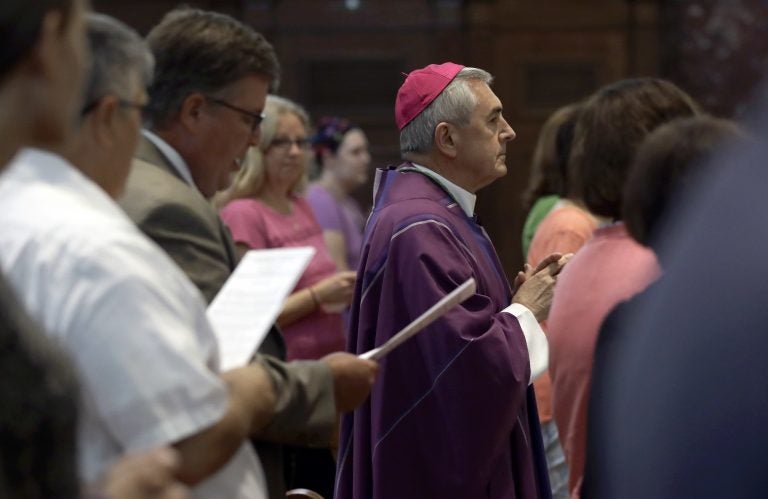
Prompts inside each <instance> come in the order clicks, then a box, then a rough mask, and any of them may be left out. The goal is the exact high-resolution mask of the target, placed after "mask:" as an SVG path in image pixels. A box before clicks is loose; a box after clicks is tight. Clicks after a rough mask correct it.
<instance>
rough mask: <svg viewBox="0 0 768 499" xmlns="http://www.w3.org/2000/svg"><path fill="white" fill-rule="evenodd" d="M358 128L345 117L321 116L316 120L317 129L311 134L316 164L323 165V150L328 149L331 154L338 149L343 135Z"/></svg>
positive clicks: (342, 140)
mask: <svg viewBox="0 0 768 499" xmlns="http://www.w3.org/2000/svg"><path fill="white" fill-rule="evenodd" d="M356 129H357V130H359V129H360V127H359V126H357V125H355V124H353V123H351V122H350V121H349V120H347V119H346V118H338V117H336V116H323V117H322V118H320V119H319V120H318V122H317V131H316V132H315V134H314V135H313V136H312V148H313V149H314V151H315V161H316V162H317V165H318V166H319V167H321V168H322V166H323V152H325V151H330V152H331V153H333V154H336V152H337V151H338V150H339V146H340V145H341V143H342V142H344V137H345V136H346V135H347V132H349V131H351V130H356Z"/></svg>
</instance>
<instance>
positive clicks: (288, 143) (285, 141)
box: [269, 137, 312, 151]
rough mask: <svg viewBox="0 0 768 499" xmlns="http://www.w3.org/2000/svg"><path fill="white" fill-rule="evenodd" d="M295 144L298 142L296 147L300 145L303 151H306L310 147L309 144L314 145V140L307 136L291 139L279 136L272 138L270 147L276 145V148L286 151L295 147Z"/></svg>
mask: <svg viewBox="0 0 768 499" xmlns="http://www.w3.org/2000/svg"><path fill="white" fill-rule="evenodd" d="M294 144H296V147H298V148H299V149H301V150H302V151H306V150H308V149H309V146H310V145H312V141H310V140H309V139H307V138H303V139H289V138H288V137H277V138H274V139H272V142H271V143H270V144H269V147H274V148H275V149H282V150H284V151H290V150H291V148H293V145H294Z"/></svg>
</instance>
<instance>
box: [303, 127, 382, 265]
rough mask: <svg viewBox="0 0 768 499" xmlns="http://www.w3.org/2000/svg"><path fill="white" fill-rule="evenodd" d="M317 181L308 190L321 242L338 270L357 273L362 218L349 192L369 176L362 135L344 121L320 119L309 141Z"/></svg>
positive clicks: (361, 241) (362, 226) (361, 237)
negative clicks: (317, 172) (320, 232)
mask: <svg viewBox="0 0 768 499" xmlns="http://www.w3.org/2000/svg"><path fill="white" fill-rule="evenodd" d="M312 147H313V148H314V150H315V160H316V162H317V166H318V168H319V169H320V178H319V179H318V181H317V182H315V183H313V184H312V185H310V186H309V189H307V201H308V202H309V205H310V206H312V210H313V211H314V212H315V217H316V218H317V221H318V223H319V224H320V227H322V228H323V238H324V239H325V244H326V246H328V251H330V253H331V257H332V258H333V261H334V262H336V266H337V267H338V268H339V270H356V269H357V263H358V260H359V258H360V247H361V245H362V243H363V228H364V227H365V216H364V215H363V211H362V210H361V209H360V206H359V205H358V204H357V202H356V201H355V200H354V199H353V198H352V197H351V194H352V192H354V191H355V189H358V188H359V187H360V186H362V185H364V184H365V183H366V182H367V181H368V177H369V175H370V170H369V167H370V164H371V155H370V154H369V153H368V140H367V139H366V137H365V133H363V131H362V130H361V129H360V127H358V126H357V125H354V124H352V123H350V122H349V121H348V120H346V119H343V118H335V117H328V116H326V117H323V118H320V121H319V123H318V125H317V132H316V133H315V135H314V136H313V137H312Z"/></svg>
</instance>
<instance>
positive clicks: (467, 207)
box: [411, 163, 477, 217]
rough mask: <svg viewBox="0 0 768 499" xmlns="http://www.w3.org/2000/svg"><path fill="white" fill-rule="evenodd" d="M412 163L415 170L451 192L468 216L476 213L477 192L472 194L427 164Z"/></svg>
mask: <svg viewBox="0 0 768 499" xmlns="http://www.w3.org/2000/svg"><path fill="white" fill-rule="evenodd" d="M411 164H412V165H413V169H414V170H416V171H417V172H419V173H423V174H424V175H426V176H428V177H430V178H432V179H433V180H434V181H435V182H437V183H438V184H440V186H441V187H442V188H443V189H445V190H446V191H448V194H450V195H451V197H452V198H453V199H455V200H456V202H457V203H459V206H461V210H462V211H463V212H464V213H465V214H466V215H467V216H468V217H472V216H473V215H474V214H475V203H476V202H477V196H476V195H475V194H472V193H471V192H469V191H468V190H466V189H463V188H461V187H459V186H458V185H456V184H454V183H453V182H451V181H450V180H448V179H447V178H445V177H443V176H442V175H440V174H439V173H436V172H435V171H434V170H430V169H429V168H427V167H426V166H422V165H417V164H416V163H411Z"/></svg>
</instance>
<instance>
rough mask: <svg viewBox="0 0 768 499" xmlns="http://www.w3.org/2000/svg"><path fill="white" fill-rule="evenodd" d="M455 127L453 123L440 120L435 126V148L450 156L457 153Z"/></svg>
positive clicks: (454, 155)
mask: <svg viewBox="0 0 768 499" xmlns="http://www.w3.org/2000/svg"><path fill="white" fill-rule="evenodd" d="M457 140H458V136H457V129H456V127H455V126H454V125H452V124H450V123H446V122H444V121H443V122H441V123H439V124H438V125H437V126H436V127H435V149H436V150H438V151H439V152H440V153H441V154H444V155H445V156H448V157H450V158H454V157H456V154H457V153H458V147H457V146H458V143H457Z"/></svg>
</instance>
